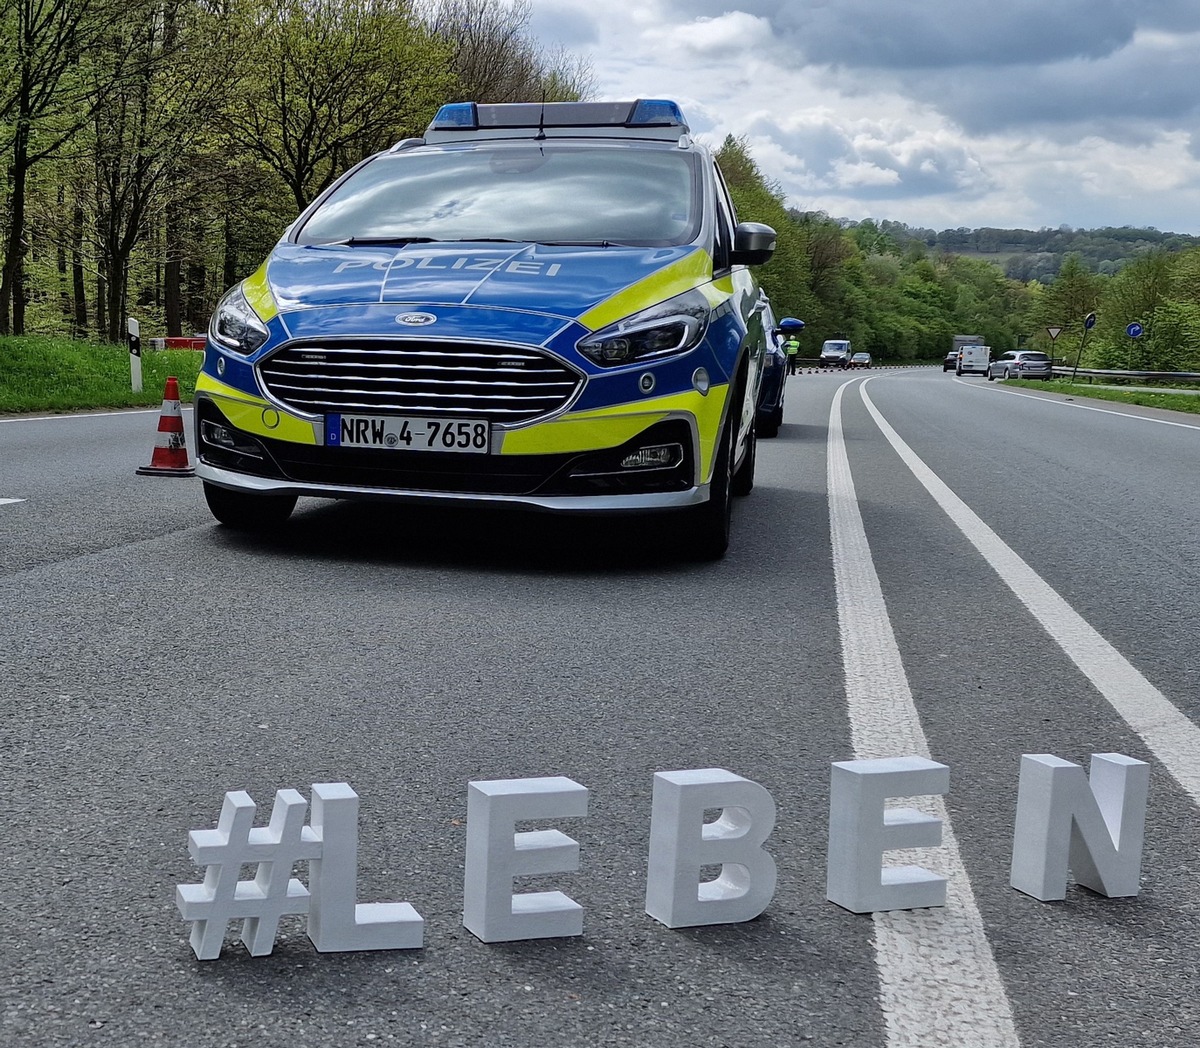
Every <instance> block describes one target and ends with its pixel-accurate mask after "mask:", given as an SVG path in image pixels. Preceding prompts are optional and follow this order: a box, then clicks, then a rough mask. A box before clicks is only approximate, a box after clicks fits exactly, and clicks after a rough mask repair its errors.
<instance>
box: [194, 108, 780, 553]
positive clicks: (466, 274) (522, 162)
mask: <svg viewBox="0 0 1200 1048" xmlns="http://www.w3.org/2000/svg"><path fill="white" fill-rule="evenodd" d="M774 248H775V232H774V231H773V230H772V229H770V228H769V227H767V226H763V225H759V224H757V223H750V222H743V223H739V222H738V221H737V219H736V217H735V214H734V209H733V204H732V202H731V200H730V196H729V192H728V190H727V188H726V186H725V183H724V181H723V179H722V176H721V173H720V171H719V169H718V168H717V165H716V163H715V162H714V159H713V157H712V155H711V153H710V152H709V151H708V150H707V149H706V148H704V147H703V146H702V145H699V144H697V143H696V142H694V141H693V140H692V138H691V136H690V134H689V130H688V126H687V124H686V122H685V121H684V118H683V115H682V113H681V112H680V110H679V107H678V106H677V105H676V104H675V103H674V102H669V101H660V100H640V101H636V102H587V103H576V102H564V103H545V104H539V103H520V104H505V105H477V104H475V103H470V102H468V103H459V104H453V105H447V106H443V107H442V108H441V109H440V110H439V112H438V114H437V116H436V117H435V119H434V120H433V122H432V123H431V124H430V126H429V128H428V130H427V131H426V133H425V135H424V137H423V138H419V139H406V140H405V141H402V142H399V143H398V144H397V145H395V146H393V147H392V148H391V149H390V150H388V151H387V152H385V153H380V154H378V155H375V156H372V157H370V158H368V159H367V160H365V161H363V162H362V163H360V164H358V165H357V166H355V167H354V168H352V169H351V170H350V171H348V172H347V173H346V174H345V175H344V176H342V177H341V178H340V179H339V180H338V181H336V182H335V183H334V184H333V185H332V186H331V187H330V188H329V189H328V190H326V191H325V192H324V193H323V194H321V196H320V197H319V198H318V199H317V200H315V201H314V202H313V203H312V205H310V206H309V207H308V208H307V209H306V210H305V211H304V212H303V213H302V214H301V215H300V216H299V218H298V219H297V220H296V221H295V222H294V223H293V224H292V225H291V226H290V227H289V228H288V230H287V232H286V233H285V235H284V237H283V239H282V240H281V241H280V242H279V243H278V244H277V245H276V247H275V249H274V250H273V251H272V252H271V255H270V257H269V258H268V259H267V260H266V262H264V263H263V265H262V266H261V267H260V268H259V269H258V271H257V272H255V273H254V274H253V275H252V276H250V277H248V278H247V279H246V280H244V281H242V282H241V283H240V284H239V285H237V286H236V287H234V288H233V289H232V290H231V291H230V292H229V293H228V294H226V295H225V297H224V298H223V299H222V300H221V302H220V304H219V305H218V306H217V309H216V310H215V312H214V314H213V317H212V322H211V324H210V327H209V332H208V340H207V344H206V347H205V357H204V365H203V368H202V372H201V375H200V376H199V379H198V381H197V384H196V397H195V412H194V417H195V425H196V449H197V451H196V459H197V461H196V473H197V475H198V476H200V477H201V478H202V480H203V482H204V492H205V496H206V499H207V502H208V505H209V508H210V509H211V511H212V513H213V514H214V516H215V517H216V518H217V519H218V520H219V521H220V522H221V523H223V524H225V525H227V526H230V527H234V528H243V529H263V528H269V527H272V526H274V525H276V524H279V523H281V522H282V521H284V520H285V519H286V518H287V517H288V516H289V515H290V513H291V512H292V509H293V508H294V506H295V503H296V499H297V497H298V496H300V495H305V496H318V497H327V498H334V499H354V498H369V499H379V498H394V499H398V500H404V501H409V502H427V503H440V504H462V505H471V504H476V505H477V504H481V503H489V504H495V503H509V504H515V505H519V506H525V507H531V508H537V509H543V510H550V511H566V512H583V513H611V512H629V511H633V512H639V513H642V512H659V511H662V512H671V513H675V514H677V516H678V525H679V527H678V535H679V542H680V544H681V546H683V547H686V550H687V552H689V553H690V554H691V555H694V556H699V557H702V558H715V557H719V556H721V555H722V554H723V553H724V552H725V550H726V548H727V546H728V542H729V530H730V517H731V496H732V495H737V494H745V493H747V492H749V490H750V488H751V487H752V485H753V480H754V461H755V405H756V398H757V393H758V388H759V382H760V376H761V369H762V362H763V356H764V352H765V348H766V341H767V338H768V337H769V333H768V332H767V331H766V330H765V329H764V323H763V313H764V310H765V309H766V308H767V300H766V298H765V296H764V295H763V294H762V292H761V290H760V289H759V287H758V285H757V283H756V282H755V280H754V279H753V277H752V276H751V274H750V271H749V269H748V268H747V267H749V266H753V265H757V264H760V263H763V262H766V261H767V259H769V258H770V257H771V254H772V252H773V251H774Z"/></svg>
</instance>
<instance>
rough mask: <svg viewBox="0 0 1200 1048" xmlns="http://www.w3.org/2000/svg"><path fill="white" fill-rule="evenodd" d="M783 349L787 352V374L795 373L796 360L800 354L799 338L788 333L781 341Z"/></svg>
mask: <svg viewBox="0 0 1200 1048" xmlns="http://www.w3.org/2000/svg"><path fill="white" fill-rule="evenodd" d="M783 351H784V352H785V353H786V354H787V364H788V371H787V373H788V374H789V375H794V374H795V373H796V361H797V359H798V358H799V356H800V340H799V339H798V338H797V337H796V336H795V335H788V337H787V338H786V339H785V340H784V343H783Z"/></svg>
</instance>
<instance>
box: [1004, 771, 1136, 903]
mask: <svg viewBox="0 0 1200 1048" xmlns="http://www.w3.org/2000/svg"><path fill="white" fill-rule="evenodd" d="M1149 792H1150V765H1148V764H1146V763H1145V762H1144V761H1139V760H1134V759H1133V758H1132V757H1125V756H1122V755H1121V754H1119V753H1093V754H1092V764H1091V783H1090V784H1089V782H1088V777H1087V776H1086V775H1085V774H1084V771H1083V769H1082V768H1081V767H1080V766H1079V765H1078V764H1072V763H1071V762H1070V761H1065V760H1062V759H1061V758H1059V757H1055V756H1052V755H1051V754H1048V753H1039V754H1030V753H1027V754H1025V755H1024V756H1023V757H1022V758H1021V778H1020V781H1019V785H1018V786H1017V819H1016V825H1015V828H1014V830H1013V856H1012V871H1011V876H1010V878H1009V883H1010V884H1011V885H1012V886H1013V887H1014V888H1016V889H1017V891H1019V892H1024V893H1025V894H1026V895H1032V896H1033V897H1034V898H1035V899H1041V900H1042V902H1047V901H1048V900H1050V899H1065V898H1066V896H1067V868H1068V866H1069V867H1070V869H1071V870H1073V871H1074V873H1075V880H1076V881H1077V882H1078V883H1079V884H1082V885H1083V886H1084V887H1085V888H1091V889H1092V891H1094V892H1099V893H1100V894H1101V895H1107V896H1108V897H1109V898H1117V897H1124V896H1132V895H1137V893H1138V878H1139V876H1140V874H1141V869H1142V836H1143V832H1144V830H1145V824H1146V798H1147V795H1148V794H1149Z"/></svg>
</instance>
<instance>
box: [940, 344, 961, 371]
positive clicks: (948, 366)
mask: <svg viewBox="0 0 1200 1048" xmlns="http://www.w3.org/2000/svg"><path fill="white" fill-rule="evenodd" d="M956 367H958V350H957V349H952V350H950V352H949V353H947V354H946V359H945V360H943V361H942V371H953V370H954V369H955V368H956Z"/></svg>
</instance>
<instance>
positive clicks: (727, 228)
mask: <svg viewBox="0 0 1200 1048" xmlns="http://www.w3.org/2000/svg"><path fill="white" fill-rule="evenodd" d="M713 181H714V182H715V184H716V189H717V208H716V227H717V243H716V256H715V257H714V258H713V269H714V270H721V269H728V268H729V265H730V262H729V257H730V252H731V251H733V230H734V228H735V227H736V226H737V214H736V213H735V212H734V210H733V201H732V200H731V199H730V197H729V190H728V189H727V188H726V187H725V178H724V177H723V176H722V174H721V169H720V168H719V167H718V166H717V165H716V163H715V162H714V163H713Z"/></svg>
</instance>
